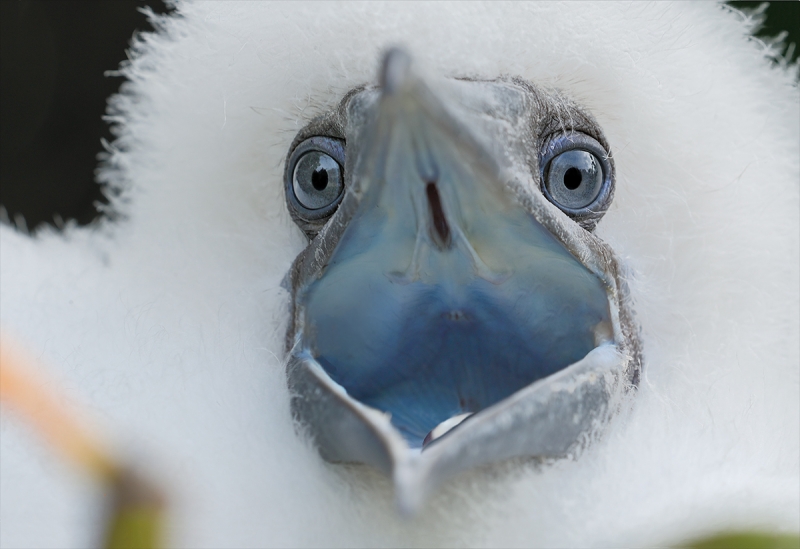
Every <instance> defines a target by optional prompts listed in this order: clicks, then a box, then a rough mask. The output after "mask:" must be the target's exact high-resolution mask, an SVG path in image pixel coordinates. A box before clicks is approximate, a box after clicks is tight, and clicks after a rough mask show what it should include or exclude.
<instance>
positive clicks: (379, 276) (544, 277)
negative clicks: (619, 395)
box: [297, 52, 613, 448]
mask: <svg viewBox="0 0 800 549" xmlns="http://www.w3.org/2000/svg"><path fill="white" fill-rule="evenodd" d="M371 100H372V101H373V102H374V103H373V105H372V112H373V113H374V114H373V119H372V121H371V123H370V124H369V126H368V127H367V129H366V130H365V131H367V132H368V133H367V134H366V135H365V137H364V139H363V140H362V143H364V144H365V145H364V146H363V147H362V148H361V150H359V151H357V154H356V155H355V156H356V158H354V159H352V161H349V163H348V165H349V166H351V167H353V176H352V179H351V181H350V185H349V187H348V192H350V193H353V196H354V199H353V200H355V199H357V200H358V202H357V204H358V205H357V207H356V208H355V210H354V211H353V213H352V217H351V218H350V220H349V223H348V225H347V227H346V229H345V230H344V232H343V233H342V235H341V237H340V239H339V240H338V243H337V244H336V247H335V250H334V251H333V253H332V255H331V256H330V259H329V261H328V262H327V265H326V266H324V267H323V268H322V269H321V270H320V271H319V273H318V274H317V276H316V277H315V279H313V280H311V281H310V282H309V283H308V284H306V286H305V287H304V288H303V289H302V290H301V291H300V292H299V293H298V298H297V299H298V304H299V307H300V309H301V310H302V333H301V334H300V339H299V346H300V348H301V349H302V350H303V352H304V353H308V354H310V356H311V357H313V359H315V360H316V362H318V364H319V365H320V366H321V367H322V368H323V370H324V371H325V372H326V373H327V375H328V376H330V378H332V380H333V381H335V382H336V383H337V384H338V385H340V386H341V387H342V388H344V390H345V391H346V393H347V394H348V395H349V396H350V397H352V398H353V399H355V400H357V401H359V402H360V403H362V404H365V405H367V406H369V407H372V408H375V409H377V410H380V411H382V412H385V413H386V414H389V415H390V419H391V424H392V425H393V426H394V427H395V428H396V429H397V430H398V431H399V432H400V433H401V434H402V436H403V438H404V439H405V440H406V442H407V444H408V445H409V446H410V447H411V448H420V447H423V446H424V445H425V444H426V443H427V441H429V440H432V439H433V438H435V437H434V436H431V435H432V433H435V431H436V429H437V426H440V425H442V424H447V422H448V421H450V422H451V423H452V418H458V417H466V415H467V414H477V413H479V412H480V411H482V410H484V409H486V408H488V407H490V406H492V405H494V404H496V403H498V402H500V401H502V400H504V399H506V398H508V397H509V396H511V395H512V394H514V393H516V392H518V391H520V390H521V389H523V388H525V387H527V386H529V385H531V384H532V383H534V382H536V381H537V380H540V379H542V378H545V377H547V376H550V375H552V374H554V373H556V372H558V371H560V370H563V369H565V368H567V367H568V366H570V365H572V364H574V363H576V362H578V361H580V360H581V359H583V358H584V357H585V356H586V355H587V354H588V353H590V352H591V351H592V350H593V349H595V348H597V347H599V346H602V345H604V344H613V335H612V318H611V315H610V312H609V289H608V288H607V286H606V284H605V283H604V282H603V281H601V280H600V279H599V278H598V277H597V276H596V275H595V274H593V273H592V272H591V271H589V269H587V268H586V267H585V266H584V265H583V264H582V263H581V262H580V261H578V259H576V257H575V256H574V255H573V254H572V253H571V252H570V251H569V250H567V248H566V247H565V246H564V245H563V244H562V243H561V242H560V241H559V240H558V239H556V238H555V237H554V236H553V235H552V234H551V233H550V232H549V231H548V230H547V229H546V228H545V227H544V226H543V225H542V224H541V223H539V222H538V221H537V220H536V219H535V218H534V217H533V215H532V214H531V213H530V212H529V211H528V209H526V208H525V207H524V206H523V204H522V201H521V199H520V198H519V197H518V195H517V194H516V193H515V192H514V190H513V185H509V176H508V173H507V172H506V171H504V170H503V169H502V168H500V167H499V166H498V162H497V161H496V160H495V159H494V158H493V156H492V155H491V154H490V153H489V152H487V149H486V147H484V146H483V145H482V144H481V142H480V139H479V136H474V135H472V134H471V133H470V131H468V130H467V129H466V128H465V127H464V126H462V125H461V124H460V123H459V121H458V120H457V118H456V117H454V116H453V115H452V114H451V113H449V112H448V110H447V109H446V108H445V106H444V105H443V103H442V101H440V99H438V98H437V97H436V96H435V95H434V94H433V93H432V92H431V90H430V89H429V88H428V87H427V86H425V84H424V83H423V82H422V81H421V80H420V79H418V78H416V77H415V76H414V75H413V74H412V73H411V72H410V71H409V69H408V60H407V58H406V57H405V56H404V54H402V52H396V53H394V54H390V55H388V56H387V60H386V62H385V65H384V68H383V73H382V89H381V91H380V93H379V94H374V95H373V96H372V99H371ZM350 154H351V152H350V151H348V155H350ZM353 203H355V202H353Z"/></svg>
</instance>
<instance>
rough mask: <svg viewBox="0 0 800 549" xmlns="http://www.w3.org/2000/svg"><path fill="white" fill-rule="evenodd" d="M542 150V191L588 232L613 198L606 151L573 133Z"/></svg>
mask: <svg viewBox="0 0 800 549" xmlns="http://www.w3.org/2000/svg"><path fill="white" fill-rule="evenodd" d="M546 144H547V146H546V147H545V148H544V149H543V150H542V156H541V158H540V166H542V192H543V193H544V195H545V197H546V198H547V199H548V200H549V201H550V202H552V203H553V204H555V205H556V206H558V208H559V209H560V210H561V211H563V212H564V213H566V214H567V215H569V216H570V217H572V219H574V220H575V221H576V222H578V223H579V224H580V225H581V226H583V227H584V228H586V229H588V230H592V229H593V228H594V226H595V225H596V224H597V222H598V221H599V220H600V218H601V217H602V216H603V214H604V213H605V211H606V210H607V209H608V206H609V205H610V204H611V199H612V198H613V196H614V165H613V163H612V162H611V158H610V156H609V154H608V152H607V151H606V150H605V148H604V147H603V146H602V145H601V144H600V143H599V142H597V140H595V139H593V138H591V137H589V136H588V135H585V134H582V133H577V132H571V133H567V134H563V135H559V136H556V137H553V138H551V139H549V140H547V141H546Z"/></svg>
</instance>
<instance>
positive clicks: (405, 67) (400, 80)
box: [378, 47, 411, 95]
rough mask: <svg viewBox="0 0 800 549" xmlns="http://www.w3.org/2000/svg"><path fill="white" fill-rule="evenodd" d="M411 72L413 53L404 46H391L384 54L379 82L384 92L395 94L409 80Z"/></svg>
mask: <svg viewBox="0 0 800 549" xmlns="http://www.w3.org/2000/svg"><path fill="white" fill-rule="evenodd" d="M410 74H411V55H409V53H408V52H407V51H406V50H404V49H403V48H399V47H393V48H390V49H389V50H388V51H387V52H386V53H385V54H384V56H383V62H382V63H381V69H380V75H379V79H378V80H379V82H380V85H381V88H383V93H384V94H387V95H394V94H396V93H397V92H398V90H400V89H401V88H402V87H403V86H404V84H405V83H406V82H408V80H409V75H410Z"/></svg>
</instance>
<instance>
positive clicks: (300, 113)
mask: <svg viewBox="0 0 800 549" xmlns="http://www.w3.org/2000/svg"><path fill="white" fill-rule="evenodd" d="M749 25H750V23H749V22H748V21H746V20H745V19H743V17H742V16H741V15H740V14H736V13H733V12H730V11H728V10H726V9H724V8H722V7H720V6H718V5H715V4H711V3H691V4H689V3H679V4H668V3H656V4H638V3H636V4H617V3H605V2H604V3H599V4H591V3H584V2H570V3H557V4H556V3H536V4H521V3H517V2H514V3H486V4H483V3H481V4H479V3H468V4H448V3H430V4H410V3H400V4H373V3H356V4H338V3H315V4H297V3H278V4H272V3H253V2H248V3H243V4H239V3H230V2H225V3H222V2H219V3H196V4H193V3H187V4H184V3H180V4H179V5H178V10H177V15H175V16H173V17H170V18H167V19H163V20H161V21H160V22H159V27H160V31H159V32H158V33H156V34H148V35H143V36H140V38H139V39H138V40H137V42H136V44H135V45H134V48H133V55H132V61H131V63H130V64H129V65H127V66H126V67H124V69H123V72H124V73H125V74H126V76H128V78H129V79H130V83H128V84H127V85H126V87H125V89H124V92H123V93H122V94H121V95H118V96H116V97H115V98H113V99H112V100H111V111H112V114H113V115H114V116H115V120H117V124H118V125H117V132H118V135H119V137H118V140H117V142H116V144H115V146H114V149H113V151H112V153H111V154H110V157H109V159H108V161H107V163H106V165H105V167H104V168H103V170H102V172H101V174H100V177H101V179H102V180H104V181H108V182H110V184H112V185H113V186H116V187H119V188H122V189H123V193H122V198H121V199H119V200H116V201H115V203H114V207H115V208H116V209H117V210H118V211H120V212H121V213H123V214H124V218H123V219H121V220H119V221H117V222H114V223H105V224H103V225H102V226H101V227H100V228H97V229H77V228H71V229H70V230H68V231H67V233H66V234H64V235H58V234H40V235H38V236H37V237H36V238H35V239H30V238H28V237H26V236H22V235H19V234H17V233H15V232H14V231H13V230H11V229H10V228H8V227H0V246H1V247H2V251H0V254H2V255H1V256H0V257H1V258H2V262H1V263H0V320H1V321H2V324H3V325H4V326H5V327H6V329H8V330H10V331H11V333H12V334H15V335H17V336H18V337H19V338H20V339H21V341H22V342H24V343H27V345H28V346H29V348H30V349H32V350H33V351H34V352H35V353H37V354H38V355H40V356H41V357H42V358H43V359H44V360H45V361H46V363H47V364H48V365H49V366H50V372H51V374H52V375H53V376H54V377H55V378H56V379H57V380H58V381H59V382H60V383H61V384H63V385H64V386H66V388H67V389H68V391H69V392H71V393H72V394H73V395H74V396H75V397H76V398H78V399H80V400H81V401H82V402H84V403H86V404H88V406H89V407H90V409H91V410H92V411H94V412H95V413H96V415H97V416H98V417H99V418H101V419H102V421H104V422H105V425H107V426H108V428H109V429H113V431H111V432H110V436H111V437H112V439H113V440H114V441H116V442H117V443H118V444H119V445H120V447H121V448H124V449H125V451H127V452H129V453H132V454H134V455H137V456H141V457H142V459H143V461H144V462H146V463H149V464H150V466H151V468H152V469H153V470H154V471H156V472H157V474H158V475H159V477H160V478H162V480H163V481H164V483H165V484H166V486H167V487H169V488H170V489H171V490H172V491H173V493H174V494H175V496H174V497H175V501H174V511H175V512H174V515H173V516H174V528H173V531H172V536H173V541H174V544H175V545H176V546H182V547H188V546H208V547H211V546H213V547H223V546H231V547H234V546H235V547H248V546H311V545H318V546H415V545H420V546H422V545H446V546H453V545H487V546H489V545H491V546H558V547H565V546H571V545H572V546H582V547H587V546H615V547H618V546H640V545H653V544H663V543H668V542H673V541H678V540H680V539H683V538H685V537H686V536H691V535H694V534H697V533H703V532H706V531H712V530H716V529H720V528H726V527H731V526H738V527H766V528H774V529H779V530H789V531H797V530H798V529H800V357H799V356H798V334H799V333H800V326H799V325H798V316H799V315H800V311H799V310H800V296H799V295H798V292H799V291H800V290H799V288H800V279H799V275H798V262H799V261H800V259H799V254H798V234H799V232H800V225H799V223H798V218H799V217H800V213H798V212H799V211H800V199H799V198H798V196H799V193H798V188H799V187H800V185H799V184H798V181H800V161H799V159H798V156H799V155H800V153H798V150H800V112H799V111H798V89H797V87H796V85H795V84H793V82H794V80H793V79H794V75H795V72H794V69H791V70H787V69H786V68H785V67H784V68H780V67H774V66H771V65H770V63H769V62H768V60H767V59H766V55H765V51H764V49H763V47H762V46H761V45H759V43H758V42H757V41H754V40H748V39H747V38H746V35H747V33H748V31H749V28H750V27H749ZM398 43H399V44H405V45H407V46H408V47H409V49H410V50H411V51H412V52H413V53H414V55H415V56H416V57H417V58H420V59H421V60H422V61H423V63H425V64H426V65H427V66H428V67H430V68H431V69H432V70H434V71H439V72H441V73H443V74H446V75H453V76H461V75H468V76H477V77H482V78H492V77H496V76H498V75H502V74H508V75H519V76H522V77H524V78H527V79H529V80H532V81H534V82H536V83H537V84H540V85H544V86H552V87H558V88H560V89H562V90H563V91H564V92H565V93H566V94H568V95H570V96H572V97H573V98H575V99H576V100H578V101H579V102H581V103H582V104H583V105H585V106H586V107H588V109H590V110H591V111H592V113H593V114H594V115H595V116H596V117H597V119H598V120H599V122H600V124H601V125H602V126H603V128H604V130H605V132H606V135H607V137H608V139H609V141H610V143H611V146H612V148H613V152H614V155H615V161H616V166H617V172H618V181H617V192H616V199H615V203H614V205H613V206H612V208H611V210H610V211H609V213H608V215H607V216H606V218H605V219H604V220H603V222H602V223H601V224H600V226H599V228H598V234H599V235H600V236H601V237H602V238H604V239H605V240H606V241H608V242H609V243H610V244H611V245H612V246H613V247H614V249H615V250H616V251H617V253H618V254H619V255H620V257H621V258H622V259H623V262H624V263H625V265H626V266H627V268H628V269H629V270H630V273H631V279H630V286H631V292H632V295H633V297H634V300H635V308H636V310H637V312H638V319H639V322H640V324H641V326H642V330H643V339H644V351H645V373H644V377H643V380H642V384H641V390H640V392H639V395H638V396H637V398H636V403H635V405H634V408H633V410H632V412H631V413H630V414H628V415H627V417H626V418H625V419H624V421H619V422H616V423H614V424H613V425H612V427H611V429H610V430H609V432H608V433H607V435H606V436H605V438H604V439H603V440H601V441H600V442H598V443H596V444H594V445H593V446H592V447H591V448H590V449H589V450H588V451H586V452H585V453H584V454H583V455H582V456H580V457H579V458H578V459H565V460H561V461H558V462H556V463H555V464H551V465H547V466H544V467H541V468H534V467H531V466H524V465H513V466H499V467H495V468H492V469H489V470H488V471H478V472H474V473H470V474H467V475H464V476H463V477H460V478H459V479H457V480H456V481H454V482H452V483H450V484H448V485H447V486H446V487H445V488H444V489H443V490H442V491H441V492H440V493H439V494H438V495H437V496H436V497H434V498H433V500H432V501H431V503H430V505H429V507H428V508H427V509H426V510H425V511H424V512H423V513H422V514H421V516H420V517H418V518H417V519H414V520H412V521H404V520H402V519H400V518H399V517H397V516H396V514H395V513H394V510H393V508H392V500H391V491H390V486H389V483H388V482H387V481H386V480H385V479H383V478H382V477H381V476H380V475H378V474H376V473H372V472H370V471H368V470H366V469H364V468H360V467H342V466H334V465H328V464H325V463H323V462H322V461H321V460H320V458H319V457H318V456H317V454H316V452H315V451H314V450H313V449H312V448H311V447H310V446H308V445H307V444H306V443H305V442H304V441H303V439H301V438H299V437H298V436H296V435H295V433H294V430H293V427H292V423H291V419H290V415H289V406H288V393H287V390H286V388H285V379H284V372H283V364H282V356H281V352H282V351H281V350H282V338H283V334H284V330H285V320H286V318H285V317H286V301H287V295H286V294H285V293H284V291H283V290H281V289H280V287H279V285H280V281H281V278H282V277H283V275H284V273H285V272H286V270H287V269H288V267H289V264H290V262H291V261H292V259H293V258H294V256H295V255H296V254H297V253H298V252H299V251H300V250H301V249H302V247H303V246H304V240H303V237H302V235H301V234H300V231H299V230H298V229H297V228H295V227H294V226H293V224H292V222H291V220H290V219H289V216H288V214H287V212H286V211H285V206H284V203H283V196H282V182H281V178H282V169H283V166H282V162H283V158H284V155H285V153H286V151H287V148H288V145H289V143H290V141H291V139H292V137H293V136H294V133H295V131H296V130H297V129H299V128H300V127H301V126H303V125H304V123H305V122H306V121H308V120H309V119H310V118H311V117H312V116H313V115H315V114H317V113H319V112H321V111H322V110H324V109H325V108H327V107H330V106H332V105H334V104H335V103H336V102H337V101H338V100H339V98H340V96H341V95H342V94H343V93H344V92H346V91H347V90H348V89H350V88H352V87H353V86H355V85H358V84H361V83H364V82H368V81H372V80H373V79H374V76H375V69H376V64H377V60H378V59H379V53H380V52H381V51H382V49H383V48H385V47H386V46H387V45H392V44H398ZM0 429H2V440H0V450H1V451H2V460H0V476H1V477H0V478H2V482H0V497H1V498H2V507H0V523H2V528H0V545H2V546H3V547H17V546H26V547H34V546H48V547H54V546H74V547H82V546H87V545H88V544H90V543H92V541H93V538H92V535H93V533H92V532H93V530H92V528H93V524H94V522H95V521H96V520H97V519H98V517H99V516H100V512H101V511H100V508H99V505H100V503H99V502H98V501H97V499H96V497H95V496H96V495H97V494H96V492H95V490H94V489H93V488H91V487H90V486H88V485H86V484H84V483H81V482H80V481H79V479H78V478H75V477H73V476H71V474H70V473H69V472H68V471H67V470H66V469H65V468H64V467H63V466H62V465H61V464H59V463H57V462H56V460H55V459H54V458H53V457H52V456H51V455H50V454H49V453H48V451H47V449H46V448H43V447H41V446H39V443H38V442H37V441H36V440H35V438H33V437H32V436H31V435H30V434H29V433H27V432H26V431H25V429H24V426H23V425H22V424H20V423H17V422H16V421H15V420H14V418H13V417H11V416H10V415H9V414H7V413H6V411H5V410H4V411H3V419H2V424H0Z"/></svg>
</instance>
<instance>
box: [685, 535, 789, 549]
mask: <svg viewBox="0 0 800 549" xmlns="http://www.w3.org/2000/svg"><path fill="white" fill-rule="evenodd" d="M683 547H685V548H686V549H800V536H797V535H791V534H766V533H762V532H736V533H725V534H715V535H713V536H710V537H707V538H702V539H699V540H695V541H693V542H691V543H689V544H687V545H684V546H683Z"/></svg>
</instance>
